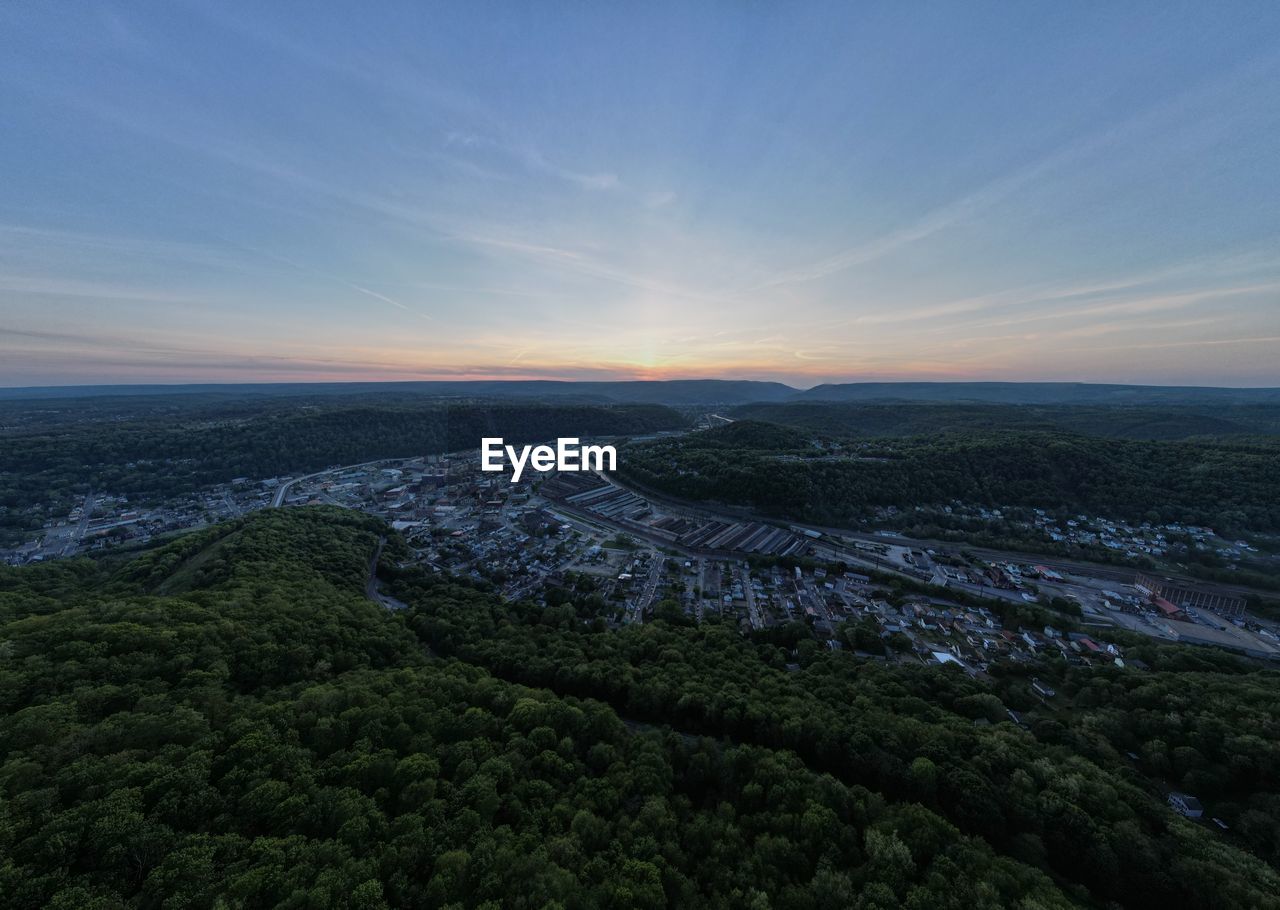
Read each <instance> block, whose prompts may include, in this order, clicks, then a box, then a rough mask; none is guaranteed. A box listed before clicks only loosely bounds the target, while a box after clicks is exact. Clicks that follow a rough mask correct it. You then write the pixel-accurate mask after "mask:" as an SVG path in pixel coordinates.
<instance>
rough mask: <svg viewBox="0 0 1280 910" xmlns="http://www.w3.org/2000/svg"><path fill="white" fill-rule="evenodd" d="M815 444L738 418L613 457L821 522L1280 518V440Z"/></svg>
mask: <svg viewBox="0 0 1280 910" xmlns="http://www.w3.org/2000/svg"><path fill="white" fill-rule="evenodd" d="M837 445H838V448H831V447H827V448H821V447H819V446H816V445H815V443H814V440H813V439H812V438H811V436H810V435H809V434H805V433H802V432H801V431H799V430H794V429H790V428H783V427H777V426H775V425H772V424H762V423H759V422H756V421H739V422H737V423H734V424H731V425H729V426H726V427H722V428H718V429H713V430H708V431H705V432H701V433H695V434H691V435H688V436H684V437H680V438H678V439H670V440H658V441H654V442H650V443H645V444H639V445H632V446H629V447H628V448H627V450H626V452H625V453H624V454H623V455H622V457H620V459H619V468H620V469H621V470H622V471H623V472H624V474H626V475H628V476H630V477H632V478H634V479H635V480H636V481H637V482H638V483H641V484H643V485H645V486H648V487H651V488H653V489H655V490H659V491H662V492H665V493H668V494H671V495H674V496H678V497H682V498H686V499H693V500H714V501H719V502H725V503H737V504H743V505H748V506H751V507H753V508H756V509H759V510H761V511H763V512H765V513H767V514H770V515H774V516H779V517H787V518H792V519H799V520H803V521H809V522H814V523H818V524H824V523H829V524H840V523H847V522H850V521H857V520H864V519H867V518H868V517H870V516H871V515H872V514H873V513H874V512H875V510H876V509H877V508H878V507H885V506H894V507H897V508H899V509H910V508H913V507H915V506H935V507H941V506H944V505H949V504H951V503H953V502H955V501H961V502H964V503H966V504H969V505H978V506H989V507H1001V506H1023V507H1027V508H1044V509H1054V510H1070V511H1071V512H1085V513H1088V514H1091V515H1103V516H1106V517H1109V518H1114V519H1123V520H1128V521H1133V522H1142V521H1150V522H1152V523H1157V524H1165V523H1169V522H1181V523H1185V524H1192V525H1203V526H1210V527H1212V528H1214V529H1215V530H1217V531H1219V532H1220V533H1224V534H1235V533H1241V532H1245V531H1258V532H1272V531H1276V530H1280V511H1278V510H1277V509H1276V508H1275V505H1274V504H1275V503H1276V502H1280V446H1273V445H1250V444H1243V443H1242V444H1227V443H1218V444H1212V445H1210V444H1194V443H1173V442H1166V443H1151V442H1138V441H1133V440H1123V439H1102V438H1093V437H1086V436H1078V435H1071V434H1066V433H1035V432H991V433H964V434H944V435H939V436H932V437H919V436H912V437H906V438H901V439H887V438H886V439H876V440H867V441H863V442H846V443H844V444H843V445H839V444H837Z"/></svg>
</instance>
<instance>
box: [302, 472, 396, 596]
mask: <svg viewBox="0 0 1280 910" xmlns="http://www.w3.org/2000/svg"><path fill="white" fill-rule="evenodd" d="M299 479H301V478H299ZM386 543H387V539H386V538H385V537H379V538H378V545H377V546H376V547H375V548H374V550H373V558H372V559H370V560H369V575H368V577H367V578H366V579H365V583H364V593H365V596H366V597H368V598H369V599H370V600H372V601H373V602H374V603H377V604H381V605H382V606H384V607H386V608H387V609H388V610H403V609H405V608H406V607H408V606H409V605H408V604H406V603H404V602H402V601H399V600H396V599H395V598H394V597H392V596H390V595H389V594H383V593H382V591H381V590H380V588H379V586H378V585H379V583H378V558H379V557H381V556H382V548H383V546H385V545H386Z"/></svg>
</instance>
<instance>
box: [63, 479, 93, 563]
mask: <svg viewBox="0 0 1280 910" xmlns="http://www.w3.org/2000/svg"><path fill="white" fill-rule="evenodd" d="M92 516H93V490H90V491H89V492H88V493H86V494H84V505H83V506H82V507H81V509H80V521H79V522H78V523H77V524H76V529H75V532H74V533H73V534H72V535H71V539H70V540H69V541H67V545H66V546H65V547H63V548H62V553H61V555H62V556H69V555H70V554H72V553H74V552H75V549H76V547H77V546H79V544H80V541H82V540H84V535H85V534H87V533H89V519H90V518H91V517H92Z"/></svg>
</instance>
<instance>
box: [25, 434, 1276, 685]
mask: <svg viewBox="0 0 1280 910" xmlns="http://www.w3.org/2000/svg"><path fill="white" fill-rule="evenodd" d="M552 451H554V450H552ZM495 467H498V465H497V464H494V463H487V462H486V458H485V456H484V450H481V451H480V452H478V453H477V452H475V451H469V452H460V453H452V454H446V455H426V456H421V457H417V458H406V459H393V460H383V461H373V462H367V463H362V464H356V465H348V466H335V467H332V468H330V469H327V470H323V471H319V472H316V473H312V474H308V475H304V476H300V477H287V476H286V477H271V478H266V479H263V480H256V481H255V480H251V479H249V478H237V479H235V480H233V481H231V482H230V483H227V484H221V485H218V486H215V487H213V488H211V489H209V490H207V491H204V492H201V493H199V494H197V495H193V496H190V497H188V498H183V499H179V500H177V501H173V502H168V503H165V504H164V505H163V506H161V507H154V508H140V507H136V506H134V505H133V504H131V503H130V502H129V501H128V500H127V498H126V497H123V496H119V495H113V494H110V493H91V494H89V495H88V496H86V497H85V499H84V501H83V502H82V503H81V504H80V505H79V506H78V507H76V508H75V509H73V510H72V512H71V513H70V514H68V515H67V517H66V519H65V520H64V521H62V522H60V523H56V524H53V525H52V526H51V527H49V528H47V529H45V530H44V533H43V534H42V535H41V537H40V538H38V539H37V540H32V541H29V542H28V543H26V544H24V545H22V546H20V547H17V548H15V549H12V550H9V551H0V556H2V557H3V558H4V560H5V561H6V562H8V563H10V564H15V565H17V564H24V563H29V562H39V561H44V560H46V559H51V558H56V557H64V556H71V555H75V554H79V553H84V552H94V551H103V550H107V549H111V548H115V547H121V546H129V545H141V544H145V543H147V542H149V541H151V540H153V539H155V538H157V537H161V536H163V535H167V534H172V533H175V532H178V531H182V530H186V529H191V528H198V527H202V526H205V525H208V524H211V523H213V522H217V521H224V520H229V519H234V518H237V517H239V516H241V515H244V514H247V513H249V512H252V511H255V510H258V509H263V508H273V507H293V506H300V505H308V504H323V505H331V506H339V507H343V508H349V509H358V510H360V511H363V512H367V513H369V514H373V515H377V516H380V517H382V518H384V519H385V520H386V521H387V522H389V523H390V525H391V527H392V528H394V529H395V530H396V531H398V532H400V533H401V534H402V535H403V536H404V538H405V540H406V541H407V542H408V544H409V546H410V548H411V550H412V553H413V554H414V560H415V561H416V562H418V563H420V564H423V565H427V566H430V567H433V568H435V569H437V570H439V571H443V572H449V573H453V574H455V575H459V576H463V577H466V578H469V579H472V580H473V581H476V582H478V583H483V584H487V585H492V586H493V588H494V589H495V590H497V591H499V592H500V593H502V594H503V595H504V596H506V597H509V598H516V599H518V598H528V599H533V600H535V601H537V602H540V603H544V604H545V603H558V602H563V601H564V600H566V599H572V598H575V597H576V598H578V599H580V600H589V602H590V603H591V604H592V605H593V607H592V610H593V611H594V612H595V613H596V615H598V616H599V617H600V618H601V619H602V620H603V621H604V622H606V623H608V624H610V625H623V624H628V623H642V622H645V621H646V620H647V619H650V618H652V617H654V616H656V615H665V616H667V617H668V618H670V617H672V616H676V617H683V618H685V619H686V620H688V621H693V622H697V621H702V620H704V619H706V618H708V617H711V616H714V617H717V618H719V619H721V620H727V621H731V622H735V623H737V624H738V625H739V626H740V628H741V629H742V630H743V631H744V632H751V631H763V630H768V629H775V628H780V627H784V626H786V625H787V624H789V623H802V624H804V625H805V626H807V627H808V628H809V629H810V630H811V633H812V635H813V636H814V637H815V639H816V640H818V641H820V642H822V643H824V644H825V645H826V646H827V647H830V648H833V649H843V648H848V649H850V650H852V651H854V652H855V653H857V654H859V655H861V656H864V657H875V658H876V659H882V660H891V661H904V660H905V661H916V662H926V663H928V662H940V663H954V664H957V665H959V666H960V667H962V668H963V669H964V670H965V671H966V672H969V673H971V674H980V673H983V672H984V671H985V670H986V668H987V666H988V665H989V664H990V663H991V662H992V661H994V660H997V659H1011V660H1014V661H1034V660H1035V659H1037V658H1038V657H1040V656H1043V655H1044V654H1046V653H1061V655H1062V656H1063V657H1065V658H1066V659H1068V660H1069V661H1071V662H1073V663H1083V664H1096V663H1099V662H1102V663H1108V664H1110V663H1114V664H1117V665H1120V666H1123V665H1124V657H1123V653H1122V649H1121V648H1119V647H1117V646H1116V645H1114V644H1109V643H1108V642H1107V640H1106V636H1107V632H1108V630H1113V629H1114V630H1124V631H1127V632H1134V633H1138V634H1141V635H1144V636H1147V637H1149V638H1151V639H1154V640H1157V641H1165V642H1181V643H1186V644H1193V645H1203V646H1212V647H1219V648H1223V649H1225V650H1228V651H1232V652H1235V653H1239V654H1243V655H1247V656H1250V657H1254V658H1259V659H1265V660H1269V661H1270V660H1280V637H1278V634H1277V629H1276V627H1275V626H1274V624H1272V623H1270V622H1268V621H1267V620H1265V619H1263V618H1259V617H1253V616H1250V615H1248V614H1246V612H1245V609H1244V600H1243V599H1242V598H1241V597H1240V596H1238V594H1236V593H1233V592H1232V591H1231V590H1230V589H1220V588H1216V587H1214V586H1211V585H1188V584H1185V583H1182V582H1178V581H1176V580H1171V579H1165V578H1162V577H1161V576H1159V575H1157V574H1154V573H1144V572H1135V571H1133V570H1127V569H1123V568H1121V567H1104V566H1092V565H1083V564H1076V563H1064V562H1062V561H1060V560H1054V559H1050V558H1048V557H1035V556H1023V557H1013V556H1011V555H1010V554H997V553H992V552H988V551H983V550H980V549H977V548H971V547H965V546H961V545H950V544H948V545H942V544H930V545H926V544H924V543H922V542H921V541H918V540H914V539H911V538H905V537H902V536H900V535H898V534H896V533H893V532H889V531H885V530H880V531H877V532H875V533H872V534H860V533H855V532H849V531H841V530H839V529H829V528H817V527H809V526H803V525H798V524H789V523H777V522H767V521H762V520H756V519H752V518H750V517H747V516H736V517H735V516H732V515H725V514H718V513H715V512H712V511H710V510H708V509H705V508H702V507H697V506H693V505H690V504H684V503H674V502H667V501H663V500H660V499H658V498H655V497H653V496H650V495H647V494H644V493H642V492H640V491H637V490H633V489H630V488H628V487H626V486H624V485H623V484H622V483H621V482H620V481H619V480H617V479H616V477H615V476H614V475H611V474H609V473H607V472H604V471H564V472H556V473H551V474H541V473H522V472H521V471H520V470H519V465H516V464H514V462H513V461H509V462H508V463H507V464H505V465H502V466H501V467H502V470H500V471H495V470H494V468H495ZM1038 517H1041V518H1042V517H1043V516H1038ZM1101 522H1102V520H1101V519H1095V520H1090V519H1088V518H1086V517H1085V516H1080V518H1079V519H1078V520H1077V519H1071V520H1069V521H1067V522H1066V523H1065V524H1066V526H1067V527H1068V528H1069V529H1070V531H1071V532H1075V529H1076V528H1078V527H1089V526H1093V525H1095V524H1098V523H1101ZM1108 527H1109V528H1111V529H1112V530H1111V531H1110V532H1109V533H1113V534H1121V533H1123V531H1128V530H1131V529H1127V528H1126V527H1125V526H1123V525H1120V524H1119V523H1114V524H1110V525H1108ZM1122 529H1123V531H1122ZM1137 530H1138V531H1139V532H1140V533H1142V534H1143V535H1146V536H1150V537H1154V538H1156V539H1158V538H1160V537H1161V536H1163V535H1162V534H1161V533H1160V532H1154V531H1153V530H1152V529H1150V528H1142V529H1137ZM1171 530H1172V529H1171ZM1177 530H1179V531H1182V532H1185V533H1189V534H1193V535H1199V536H1201V537H1206V536H1207V535H1209V533H1210V532H1208V530H1207V529H1197V528H1189V529H1186V528H1179V529H1177ZM1082 533H1093V532H1082ZM893 579H900V580H903V581H905V582H907V584H908V587H910V588H912V589H913V590H910V591H907V592H906V593H901V592H899V593H896V594H895V593H893V592H892V590H891V587H892V586H891V585H890V584H886V581H890V582H891V581H892V580H893ZM988 599H994V600H996V601H1000V602H1007V603H1009V604H1011V605H1019V604H1025V605H1041V606H1045V607H1047V608H1049V609H1050V610H1052V609H1054V608H1059V609H1060V608H1062V607H1064V606H1065V607H1067V608H1068V609H1069V610H1070V613H1071V615H1073V616H1078V618H1079V622H1080V625H1081V628H1083V629H1085V630H1087V632H1071V633H1062V632H1059V631H1057V630H1056V629H1055V628H1054V627H1053V625H1052V623H1051V622H1050V623H1046V624H1045V625H1044V627H1043V629H1042V630H1036V631H1028V630H1026V629H1016V628H1015V629H1008V628H1005V627H1004V625H1003V623H1002V622H1001V619H1000V617H999V616H998V615H997V614H996V613H995V612H993V611H992V610H991V609H989V608H988V607H986V606H981V605H979V606H974V605H973V603H974V602H977V603H981V602H983V601H984V600H988ZM1055 605H1056V607H1055Z"/></svg>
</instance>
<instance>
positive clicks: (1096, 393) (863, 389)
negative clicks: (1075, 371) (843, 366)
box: [792, 382, 1280, 405]
mask: <svg viewBox="0 0 1280 910" xmlns="http://www.w3.org/2000/svg"><path fill="white" fill-rule="evenodd" d="M792 400H793V401H815V402H817V401H912V402H917V401H929V402H939V403H941V402H951V403H962V402H983V403H986V404H1115V405H1123V404H1280V388H1258V389H1233V388H1218V387H1215V386H1146V385H1115V384H1105V383H1090V382H848V383H838V384H825V385H818V386H814V387H813V388H811V389H808V390H806V391H803V392H800V393H798V394H797V395H796V396H795V398H794V399H792Z"/></svg>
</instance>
